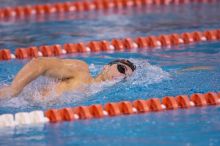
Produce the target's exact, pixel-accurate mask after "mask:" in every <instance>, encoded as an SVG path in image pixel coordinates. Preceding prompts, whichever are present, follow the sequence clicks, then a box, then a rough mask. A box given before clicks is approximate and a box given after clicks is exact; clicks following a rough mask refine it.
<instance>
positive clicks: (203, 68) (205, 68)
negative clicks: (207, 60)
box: [177, 66, 214, 74]
mask: <svg viewBox="0 0 220 146" xmlns="http://www.w3.org/2000/svg"><path fill="white" fill-rule="evenodd" d="M213 69H214V68H213V67H212V66H194V67H189V68H185V69H182V70H179V71H177V74H181V73H184V72H189V71H201V70H213Z"/></svg>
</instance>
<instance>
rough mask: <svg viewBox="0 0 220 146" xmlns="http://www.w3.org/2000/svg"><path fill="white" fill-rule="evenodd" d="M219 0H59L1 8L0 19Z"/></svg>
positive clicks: (214, 0) (215, 0)
mask: <svg viewBox="0 0 220 146" xmlns="http://www.w3.org/2000/svg"><path fill="white" fill-rule="evenodd" d="M213 2H217V0H92V1H75V2H59V3H47V4H37V5H24V6H15V7H4V8H0V21H4V20H8V19H10V18H15V17H16V18H29V17H31V16H39V15H50V14H54V13H56V14H61V13H65V12H84V11H92V10H108V9H113V8H114V9H121V8H126V7H140V6H146V5H157V6H160V5H170V4H175V5H179V4H188V3H213Z"/></svg>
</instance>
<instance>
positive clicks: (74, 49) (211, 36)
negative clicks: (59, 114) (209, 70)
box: [0, 29, 220, 61]
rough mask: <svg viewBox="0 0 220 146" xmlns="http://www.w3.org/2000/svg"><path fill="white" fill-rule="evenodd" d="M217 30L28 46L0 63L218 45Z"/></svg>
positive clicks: (5, 54) (2, 54)
mask: <svg viewBox="0 0 220 146" xmlns="http://www.w3.org/2000/svg"><path fill="white" fill-rule="evenodd" d="M219 40H220V29H215V30H206V31H194V32H184V33H181V34H177V33H172V34H161V35H159V36H147V37H142V36H140V37H137V38H134V39H132V38H122V39H112V40H110V41H107V40H100V41H90V42H79V43H66V44H64V45H60V44H56V45H44V46H38V47H36V46H32V47H28V48H16V49H15V53H13V52H11V51H10V49H1V50H0V61H3V60H10V59H30V58H34V57H42V56H43V57H49V56H60V55H63V54H72V53H84V52H101V51H104V52H109V51H111V52H112V51H135V50H137V49H139V50H140V51H152V50H155V49H161V48H162V49H163V48H170V49H172V48H171V47H175V46H178V45H183V44H185V45H186V44H191V43H199V42H206V41H219Z"/></svg>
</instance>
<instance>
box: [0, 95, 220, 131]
mask: <svg viewBox="0 0 220 146" xmlns="http://www.w3.org/2000/svg"><path fill="white" fill-rule="evenodd" d="M208 105H220V92H208V93H205V94H200V93H195V94H192V95H191V96H190V97H189V96H188V95H178V96H176V97H173V96H165V97H163V98H162V99H160V98H150V99H147V100H144V99H139V100H135V101H133V102H131V101H121V102H110V103H106V104H105V105H101V104H94V105H90V106H77V107H68V108H62V109H49V110H47V111H45V112H43V111H33V112H30V113H27V112H21V113H16V114H15V115H12V114H3V115H0V127H8V126H10V127H13V126H16V125H29V124H39V123H46V122H52V123H54V122H61V121H74V120H84V119H92V118H104V117H107V116H108V117H113V116H120V115H130V114H139V113H149V112H159V111H166V110H177V109H188V108H191V107H204V106H208Z"/></svg>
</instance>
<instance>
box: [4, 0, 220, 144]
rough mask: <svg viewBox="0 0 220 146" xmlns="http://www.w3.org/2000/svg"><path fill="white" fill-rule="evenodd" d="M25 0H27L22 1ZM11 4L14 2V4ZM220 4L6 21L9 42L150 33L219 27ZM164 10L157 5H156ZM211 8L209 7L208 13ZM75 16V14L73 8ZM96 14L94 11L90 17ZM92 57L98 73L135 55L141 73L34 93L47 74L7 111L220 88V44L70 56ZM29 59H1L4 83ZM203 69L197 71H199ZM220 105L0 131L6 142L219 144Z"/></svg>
mask: <svg viewBox="0 0 220 146" xmlns="http://www.w3.org/2000/svg"><path fill="white" fill-rule="evenodd" d="M21 2H23V1H21ZM6 4H8V3H6ZM219 6H220V4H219V3H216V4H193V5H183V6H181V7H177V6H172V5H171V6H164V7H154V6H153V7H148V8H146V7H144V8H142V9H140V10H138V9H124V10H121V11H118V12H108V13H107V12H105V13H103V12H93V13H91V14H89V15H88V13H82V14H74V15H75V16H77V15H79V16H77V19H72V18H71V19H69V18H67V17H65V19H63V20H56V19H54V18H52V19H48V20H47V21H46V20H45V21H43V22H38V21H36V20H34V19H33V20H25V21H24V20H17V21H16V22H13V23H12V22H1V24H0V36H1V42H0V44H1V48H4V47H9V48H11V50H12V51H13V50H14V49H15V48H17V47H28V46H30V45H44V44H54V43H60V44H63V43H67V42H79V41H89V40H99V39H107V40H108V39H111V38H115V37H117V38H120V37H127V36H130V37H136V36H147V35H150V34H161V33H170V32H184V31H193V30H205V29H211V28H219V27H220V24H219V20H220V17H219V15H220V13H219V11H220V10H219ZM155 8H157V9H155ZM207 12H208V13H207ZM68 15H69V14H68ZM90 16H92V17H90ZM62 57H64V58H74V59H81V60H84V61H86V62H87V63H88V64H89V67H90V70H91V74H92V75H93V76H95V75H96V74H97V73H98V72H99V71H100V70H101V68H102V67H103V66H104V65H105V64H106V63H108V62H110V61H112V60H114V59H117V58H127V59H131V60H132V61H133V62H134V63H135V64H136V65H137V70H136V72H135V74H134V75H133V76H132V77H131V78H129V79H127V80H126V81H123V82H118V83H116V84H110V85H108V84H102V85H93V86H91V87H90V88H89V89H88V93H86V94H85V93H75V92H71V93H68V94H64V95H63V96H62V97H61V98H59V99H54V98H52V99H51V100H47V101H42V100H40V99H37V98H32V97H31V96H29V95H30V92H32V93H33V91H34V92H38V90H40V87H41V85H42V83H45V84H50V83H53V81H51V80H49V79H46V80H45V78H40V79H38V80H37V81H35V82H33V83H32V84H30V85H29V86H28V87H26V88H25V89H24V91H23V92H22V94H21V95H19V96H18V97H16V98H14V99H11V100H9V101H4V102H2V101H1V102H0V113H1V114H4V113H16V112H20V111H32V110H35V109H41V110H42V109H48V108H50V107H55V108H59V107H66V106H77V105H90V104H94V103H101V104H104V103H106V102H109V101H113V102H116V101H121V100H130V101H133V100H135V99H140V98H143V99H147V98H151V97H159V98H162V97H163V96H166V95H172V96H175V95H179V94H188V95H190V94H193V93H197V92H201V93H205V92H208V91H220V68H219V63H220V59H219V58H220V42H205V43H199V44H191V45H182V46H179V47H173V48H171V49H168V48H163V49H160V50H155V51H151V52H143V51H141V52H125V53H122V52H116V53H100V54H97V53H96V54H75V55H67V56H62ZM27 62H28V60H11V61H5V62H0V84H1V85H3V84H9V83H10V82H11V81H12V79H13V77H14V76H15V75H16V73H17V72H18V71H19V69H21V67H22V66H23V65H24V64H25V63H27ZM193 67H197V69H192V68H193ZM219 114H220V108H219V106H210V107H204V108H191V109H189V110H176V111H165V112H157V113H146V114H137V115H131V116H120V117H114V118H103V119H94V120H85V121H74V122H63V123H58V124H45V125H36V126H20V127H19V126H17V127H15V128H2V129H0V145H40V146H41V145H42V146H43V145H187V146H191V145H204V146H207V145H210V146H213V145H219V144H220V140H219V137H220V128H219V127H220V123H219V120H220V116H219Z"/></svg>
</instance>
